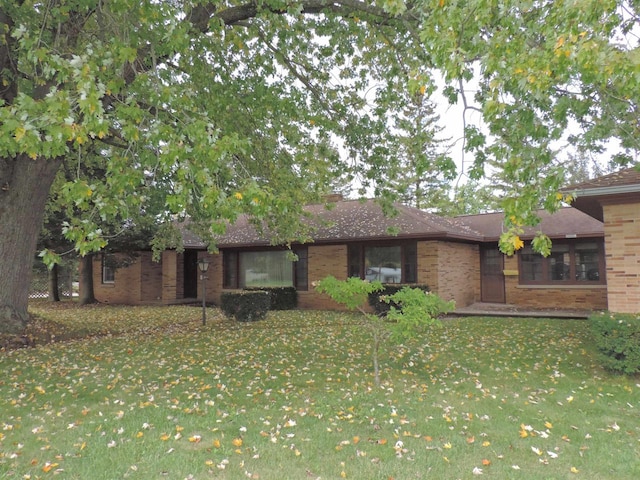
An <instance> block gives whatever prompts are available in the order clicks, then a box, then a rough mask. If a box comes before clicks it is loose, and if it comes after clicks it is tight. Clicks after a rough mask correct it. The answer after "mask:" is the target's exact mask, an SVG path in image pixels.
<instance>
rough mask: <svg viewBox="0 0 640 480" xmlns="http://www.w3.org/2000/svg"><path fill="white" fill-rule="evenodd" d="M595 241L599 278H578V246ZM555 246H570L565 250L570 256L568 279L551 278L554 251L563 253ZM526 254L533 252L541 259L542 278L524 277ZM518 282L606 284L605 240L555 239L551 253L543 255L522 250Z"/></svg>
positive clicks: (566, 284) (530, 283)
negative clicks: (524, 258)
mask: <svg viewBox="0 0 640 480" xmlns="http://www.w3.org/2000/svg"><path fill="white" fill-rule="evenodd" d="M590 243H595V244H596V247H597V252H598V276H599V278H598V280H588V279H587V280H578V279H577V271H578V269H577V264H576V252H577V251H578V250H577V248H576V247H577V246H579V245H584V244H590ZM554 247H555V248H556V249H558V248H559V247H562V248H563V249H565V248H568V250H567V251H566V252H565V253H566V254H567V255H568V258H569V271H568V278H567V279H558V280H550V279H549V278H550V271H551V269H552V259H553V258H554V257H553V255H554V253H561V252H558V251H557V250H556V251H555V252H554ZM526 248H531V243H530V242H527V245H526ZM524 254H533V255H535V256H537V257H538V258H539V261H540V266H541V269H540V280H528V279H525V278H524V277H523V274H524V268H523V266H524V265H523V264H524V260H523V255H524ZM518 272H519V275H518V283H519V284H520V285H554V286H589V285H605V284H606V271H605V258H604V241H603V240H602V239H600V238H580V239H573V240H553V245H552V247H551V255H549V256H548V257H546V258H545V257H543V256H542V255H540V254H539V253H535V252H531V253H529V252H525V251H523V250H521V251H520V252H518Z"/></svg>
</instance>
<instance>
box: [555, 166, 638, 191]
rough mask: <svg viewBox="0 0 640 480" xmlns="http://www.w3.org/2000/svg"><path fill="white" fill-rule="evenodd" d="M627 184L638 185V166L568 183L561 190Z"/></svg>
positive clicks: (589, 188)
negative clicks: (580, 181)
mask: <svg viewBox="0 0 640 480" xmlns="http://www.w3.org/2000/svg"><path fill="white" fill-rule="evenodd" d="M628 185H638V186H639V187H640V170H639V169H638V168H636V167H630V168H625V169H623V170H620V171H618V172H614V173H610V174H608V175H603V176H602V177H598V178H594V179H591V180H587V181H586V182H582V183H577V184H575V185H569V186H568V187H565V188H563V189H562V190H564V191H567V192H570V191H573V190H591V189H594V188H610V187H622V186H628Z"/></svg>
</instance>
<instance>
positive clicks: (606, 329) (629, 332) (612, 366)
mask: <svg viewBox="0 0 640 480" xmlns="http://www.w3.org/2000/svg"><path fill="white" fill-rule="evenodd" d="M589 321H590V323H591V330H592V332H593V335H594V337H595V342H596V347H597V348H598V351H599V353H600V360H601V362H602V366H603V367H604V368H606V369H607V370H611V371H613V372H618V373H626V374H637V373H640V315H633V314H627V313H606V312H605V313H595V314H593V315H591V316H590V317H589Z"/></svg>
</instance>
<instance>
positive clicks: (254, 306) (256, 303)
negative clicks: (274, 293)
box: [220, 290, 271, 322]
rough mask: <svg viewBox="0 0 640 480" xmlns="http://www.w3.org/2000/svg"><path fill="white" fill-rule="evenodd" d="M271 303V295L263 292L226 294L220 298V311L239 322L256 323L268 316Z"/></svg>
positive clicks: (244, 291)
mask: <svg viewBox="0 0 640 480" xmlns="http://www.w3.org/2000/svg"><path fill="white" fill-rule="evenodd" d="M270 303H271V295H270V294H269V292H265V291H262V290H256V291H247V290H243V291H241V292H225V293H223V294H222V297H221V298H220V309H221V310H222V312H223V313H224V314H225V315H226V316H227V317H229V318H235V319H236V320H237V321H239V322H256V321H258V320H263V319H264V318H265V317H266V316H267V312H268V311H269V305H270Z"/></svg>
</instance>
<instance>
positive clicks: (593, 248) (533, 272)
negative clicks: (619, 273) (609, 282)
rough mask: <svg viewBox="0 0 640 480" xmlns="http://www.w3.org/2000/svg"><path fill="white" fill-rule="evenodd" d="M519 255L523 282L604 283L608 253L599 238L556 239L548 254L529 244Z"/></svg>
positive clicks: (521, 281) (521, 280)
mask: <svg viewBox="0 0 640 480" xmlns="http://www.w3.org/2000/svg"><path fill="white" fill-rule="evenodd" d="M519 257H520V283H522V284H574V285H581V284H585V283H604V255H603V254H602V243H601V242H598V241H594V240H591V241H576V242H572V243H559V242H558V243H556V242H554V243H553V247H552V249H551V255H549V256H548V257H546V258H545V257H543V256H542V255H540V254H538V253H535V252H534V251H533V249H532V248H531V246H530V245H527V246H525V247H524V248H523V249H522V251H521V252H520V255H519Z"/></svg>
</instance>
